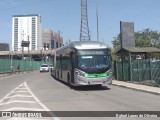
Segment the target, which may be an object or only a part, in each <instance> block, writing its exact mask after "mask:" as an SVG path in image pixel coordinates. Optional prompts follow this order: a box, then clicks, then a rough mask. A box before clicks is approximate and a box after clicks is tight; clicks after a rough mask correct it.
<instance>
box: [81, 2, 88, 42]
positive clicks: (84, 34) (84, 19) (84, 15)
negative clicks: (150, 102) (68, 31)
mask: <svg viewBox="0 0 160 120" xmlns="http://www.w3.org/2000/svg"><path fill="white" fill-rule="evenodd" d="M80 41H90V35H89V26H88V10H87V0H81V28H80Z"/></svg>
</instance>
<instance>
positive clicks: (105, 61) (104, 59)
mask: <svg viewBox="0 0 160 120" xmlns="http://www.w3.org/2000/svg"><path fill="white" fill-rule="evenodd" d="M110 64H111V61H110V57H109V56H107V55H85V56H83V55H79V56H78V67H79V68H81V69H88V68H91V69H92V68H108V67H109V66H110Z"/></svg>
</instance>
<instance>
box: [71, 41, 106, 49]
mask: <svg viewBox="0 0 160 120" xmlns="http://www.w3.org/2000/svg"><path fill="white" fill-rule="evenodd" d="M70 46H72V47H73V48H76V49H97V48H98V49H103V48H107V45H106V44H105V43H102V42H99V41H74V42H72V43H71V44H70Z"/></svg>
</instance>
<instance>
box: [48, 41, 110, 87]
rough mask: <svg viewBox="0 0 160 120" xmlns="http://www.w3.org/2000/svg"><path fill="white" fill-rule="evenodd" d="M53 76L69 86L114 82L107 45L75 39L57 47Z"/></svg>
mask: <svg viewBox="0 0 160 120" xmlns="http://www.w3.org/2000/svg"><path fill="white" fill-rule="evenodd" d="M51 74H52V76H54V77H55V78H56V79H59V80H62V81H64V82H67V83H68V84H69V86H71V85H73V86H83V85H103V84H111V83H112V62H111V55H110V52H109V49H108V48H107V45H105V44H104V43H102V42H98V41H75V42H72V43H71V44H69V45H66V46H63V47H61V48H58V49H56V51H55V57H54V70H53V71H52V73H51Z"/></svg>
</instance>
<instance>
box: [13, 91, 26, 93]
mask: <svg viewBox="0 0 160 120" xmlns="http://www.w3.org/2000/svg"><path fill="white" fill-rule="evenodd" d="M21 92H22V93H23V92H28V91H13V92H11V93H21Z"/></svg>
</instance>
